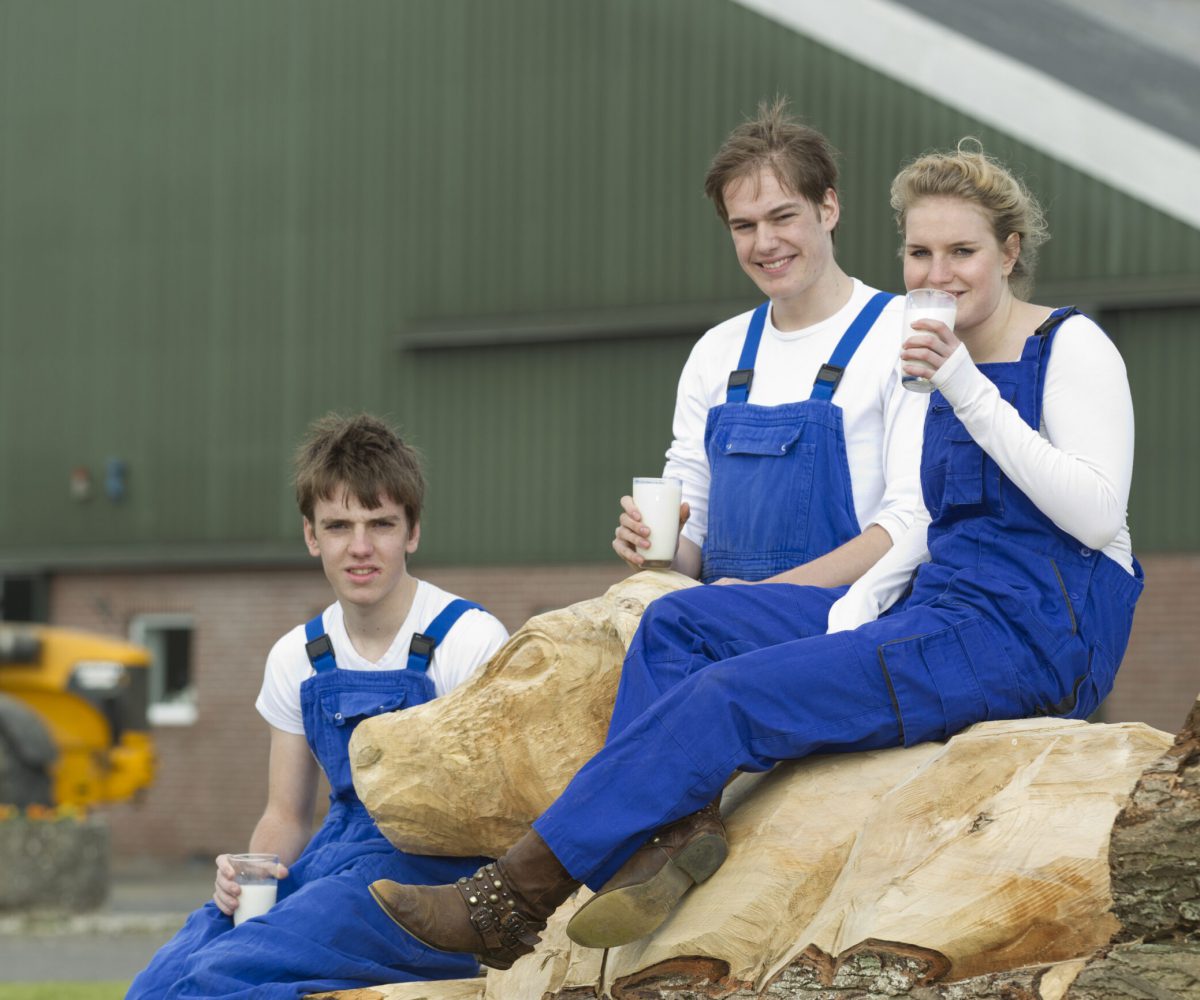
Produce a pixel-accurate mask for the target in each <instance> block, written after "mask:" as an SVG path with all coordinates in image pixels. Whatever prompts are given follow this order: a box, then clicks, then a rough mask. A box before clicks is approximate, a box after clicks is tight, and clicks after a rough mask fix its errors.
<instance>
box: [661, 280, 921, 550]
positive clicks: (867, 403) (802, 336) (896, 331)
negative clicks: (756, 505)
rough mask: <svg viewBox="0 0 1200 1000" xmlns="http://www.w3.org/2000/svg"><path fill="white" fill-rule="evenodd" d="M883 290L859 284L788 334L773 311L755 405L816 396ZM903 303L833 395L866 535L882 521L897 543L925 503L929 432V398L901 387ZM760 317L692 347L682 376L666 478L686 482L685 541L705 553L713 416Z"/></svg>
mask: <svg viewBox="0 0 1200 1000" xmlns="http://www.w3.org/2000/svg"><path fill="white" fill-rule="evenodd" d="M875 292H876V289H874V288H870V287H868V286H867V285H864V284H863V283H862V282H861V281H859V280H857V279H854V290H853V292H852V293H851V295H850V300H849V302H847V303H846V305H845V306H843V307H842V308H841V309H840V310H839V311H838V312H836V313H835V314H834V315H832V316H830V317H829V318H828V319H827V320H824V321H823V322H821V323H817V324H815V325H814V326H809V327H805V328H804V329H802V330H792V331H789V332H786V333H785V332H782V331H780V330H777V329H776V328H775V325H774V323H773V322H772V317H771V315H770V313H768V315H767V321H766V324H765V326H764V328H763V334H762V340H761V341H760V342H759V346H758V355H757V357H756V358H755V361H754V381H753V383H752V384H751V386H750V400H749V401H750V402H751V403H754V404H757V405H760V406H779V405H782V404H784V403H795V402H799V401H801V400H805V399H808V398H809V396H810V395H811V394H812V387H813V381H814V380H815V379H816V377H817V372H818V371H820V369H821V366H822V365H823V364H825V363H826V362H827V361H828V360H829V358H830V356H831V355H832V354H833V351H834V348H835V347H836V346H837V344H838V341H839V340H841V338H842V335H843V334H844V333H845V332H846V329H847V328H848V327H849V326H850V324H851V323H852V322H853V321H854V318H855V316H857V315H858V313H859V310H861V309H862V307H863V306H865V305H866V304H867V302H868V301H869V300H870V298H871V296H872V295H874V294H875ZM903 311H904V299H903V296H899V297H897V298H895V299H893V300H892V302H891V303H889V304H888V306H887V307H886V308H885V309H884V311H883V313H882V314H881V315H880V316H879V318H878V319H876V321H875V324H874V326H873V327H872V328H871V330H870V332H869V333H868V334H867V336H866V338H865V339H864V340H863V342H862V343H861V344H860V345H859V347H858V350H857V351H855V353H854V357H853V358H851V360H850V364H849V365H848V366H847V367H846V371H845V372H844V373H843V375H842V380H841V382H840V383H839V384H838V387H837V390H836V391H835V392H834V395H833V402H834V404H835V405H837V406H839V407H841V410H842V423H843V430H844V432H845V435H846V458H847V462H848V464H849V467H850V486H851V490H852V492H853V496H854V512H855V514H856V515H857V517H858V524H859V529H860V530H865V529H866V528H867V527H869V526H870V525H872V524H878V525H879V526H880V527H881V528H883V529H884V530H886V531H887V533H888V534H889V535H891V537H892V540H893V541H895V540H896V539H897V538H899V537H900V536H902V535H903V534H904V533H905V532H906V531H907V530H908V527H909V525H911V524H912V520H913V511H914V510H915V508H916V507H917V506H918V504H919V503H920V464H921V435H922V428H923V425H924V420H925V408H926V406H927V405H928V397H927V396H925V395H923V394H921V393H916V392H909V391H908V390H907V389H904V388H902V387H901V385H900V373H899V362H900V343H901V339H902V338H901V336H900V330H901V319H902V315H903ZM751 314H752V313H750V312H747V313H743V314H742V315H740V316H735V317H733V319H729V320H726V321H725V322H724V323H721V324H720V325H719V326H715V327H713V328H712V329H711V330H709V331H708V332H707V333H706V334H705V335H704V336H703V337H701V338H700V340H699V341H697V342H696V346H695V347H694V348H692V353H691V356H690V357H689V358H688V360H687V364H686V365H684V368H683V373H682V375H681V376H680V378H679V392H678V395H677V397H676V401H675V420H674V425H673V430H674V440H673V442H672V443H671V447H670V449H669V450H668V451H667V463H666V468H665V469H664V471H663V475H664V476H673V477H676V478H679V479H681V480H682V481H683V499H684V500H685V501H686V502H687V503H688V504H689V505H690V507H691V515H690V517H689V518H688V522H687V524H686V525H684V528H683V534H684V535H685V536H686V537H687V538H689V539H691V540H692V541H693V542H695V543H696V544H697V545H699V546H703V545H704V539H705V537H706V536H707V534H708V495H709V487H710V484H711V482H712V474H711V471H710V469H709V465H708V456H707V455H706V454H705V451H704V429H705V425H706V423H707V421H708V411H709V410H710V409H711V408H712V407H714V406H718V405H720V404H721V403H724V402H725V388H726V383H727V382H728V380H729V373H730V372H731V371H733V370H734V369H736V368H737V367H738V359H739V357H740V356H741V353H742V343H743V341H745V339H746V330H747V329H748V327H749V325H750V316H751Z"/></svg>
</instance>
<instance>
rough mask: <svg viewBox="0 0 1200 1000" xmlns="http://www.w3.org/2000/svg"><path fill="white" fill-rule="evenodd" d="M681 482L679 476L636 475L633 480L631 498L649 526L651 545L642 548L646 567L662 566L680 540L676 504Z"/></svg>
mask: <svg viewBox="0 0 1200 1000" xmlns="http://www.w3.org/2000/svg"><path fill="white" fill-rule="evenodd" d="M682 500H683V483H682V482H681V481H680V480H678V479H651V478H638V479H635V480H634V481H633V502H634V504H636V505H637V509H638V510H639V511H641V514H642V523H643V524H644V525H645V526H646V527H647V528H649V529H650V539H649V541H650V548H648V549H641V550H640V551H641V553H642V556H643V557H644V558H645V560H646V561H645V562H644V563H642V565H643V566H645V567H646V568H647V569H665V568H668V567H669V566H670V565H671V562H672V561H673V560H674V559H675V547H676V545H678V544H679V505H680V503H681V501H682Z"/></svg>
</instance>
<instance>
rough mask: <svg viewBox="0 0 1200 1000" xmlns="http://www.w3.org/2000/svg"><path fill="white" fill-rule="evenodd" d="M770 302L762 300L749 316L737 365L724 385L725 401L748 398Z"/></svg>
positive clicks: (738, 400) (730, 401) (732, 401)
mask: <svg viewBox="0 0 1200 1000" xmlns="http://www.w3.org/2000/svg"><path fill="white" fill-rule="evenodd" d="M770 308H771V303H770V302H764V303H763V304H762V305H761V306H759V307H758V308H757V309H755V310H754V315H753V316H751V317H750V327H749V329H747V330H746V339H745V340H743V341H742V356H741V357H740V358H738V366H737V368H735V369H734V370H733V371H731V372H730V373H729V382H728V383H727V384H726V386H725V402H727V403H744V402H746V400H748V399H749V398H750V383H751V382H753V381H754V359H755V358H756V357H757V356H758V342H759V341H760V340H762V332H763V327H764V326H765V325H766V323H767V310H768V309H770Z"/></svg>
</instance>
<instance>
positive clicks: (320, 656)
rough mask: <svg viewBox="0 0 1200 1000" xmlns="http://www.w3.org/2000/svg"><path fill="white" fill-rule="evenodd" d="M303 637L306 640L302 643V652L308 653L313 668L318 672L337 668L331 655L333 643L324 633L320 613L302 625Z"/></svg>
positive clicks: (321, 672)
mask: <svg viewBox="0 0 1200 1000" xmlns="http://www.w3.org/2000/svg"><path fill="white" fill-rule="evenodd" d="M304 638H305V639H307V640H308V642H306V643H305V644H304V652H306V653H307V654H308V662H309V663H311V664H312V665H313V670H315V671H316V672H317V673H318V674H323V673H325V671H326V670H337V662H336V661H335V660H334V656H333V643H332V642H330V641H329V636H327V635H326V634H325V626H324V624H323V623H322V622H321V616H320V615H317V617H316V618H314V619H313V620H312V621H310V622H308V623H307V624H306V625H305V626H304Z"/></svg>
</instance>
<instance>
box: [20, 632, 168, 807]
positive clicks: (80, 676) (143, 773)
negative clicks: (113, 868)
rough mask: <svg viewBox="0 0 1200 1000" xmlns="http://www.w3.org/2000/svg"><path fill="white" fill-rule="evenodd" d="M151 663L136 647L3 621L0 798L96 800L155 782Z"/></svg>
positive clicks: (68, 801)
mask: <svg viewBox="0 0 1200 1000" xmlns="http://www.w3.org/2000/svg"><path fill="white" fill-rule="evenodd" d="M149 667H150V652H149V650H147V649H145V648H143V647H141V646H137V645H134V644H133V643H129V642H122V641H120V640H118V639H112V638H110V637H108V636H104V635H97V634H95V633H91V632H82V631H76V630H74V629H65V628H55V627H51V626H48V625H24V624H20V625H18V624H13V623H9V622H0V802H5V801H6V800H8V801H11V802H14V803H15V804H17V805H28V804H31V803H32V802H34V801H39V800H40V801H42V802H43V803H44V804H48V805H56V806H61V805H76V806H92V805H99V804H101V803H108V802H121V801H124V800H126V799H129V798H132V797H133V796H134V795H135V794H136V793H137V792H138V791H140V790H141V789H143V788H146V787H147V786H148V785H149V784H150V783H151V782H152V781H153V780H154V770H155V754H154V744H153V741H152V740H151V738H150V733H149V731H148V727H147V721H146V702H147V690H148V677H149ZM21 799H24V800H25V801H21ZM46 800H48V801H46Z"/></svg>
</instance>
